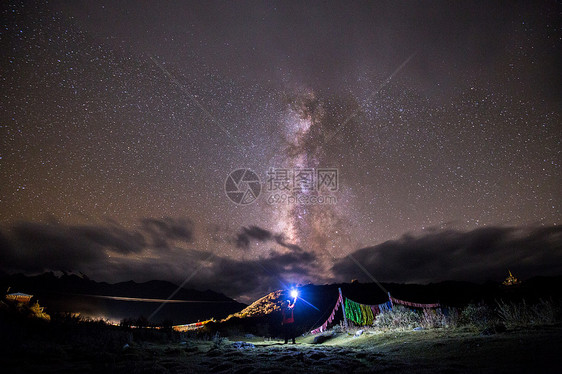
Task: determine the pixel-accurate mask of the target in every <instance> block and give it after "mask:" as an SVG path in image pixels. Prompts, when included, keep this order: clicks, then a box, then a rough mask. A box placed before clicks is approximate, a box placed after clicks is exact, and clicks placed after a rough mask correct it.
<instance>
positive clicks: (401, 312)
mask: <svg viewBox="0 0 562 374" xmlns="http://www.w3.org/2000/svg"><path fill="white" fill-rule="evenodd" d="M419 324H420V315H419V314H418V313H416V312H414V311H412V310H410V309H407V308H404V307H403V306H400V305H396V306H395V307H394V308H393V309H391V310H389V311H388V312H384V313H381V314H379V315H377V318H376V320H375V323H374V325H375V326H377V327H379V328H383V329H399V328H403V329H411V328H414V327H416V326H419Z"/></svg>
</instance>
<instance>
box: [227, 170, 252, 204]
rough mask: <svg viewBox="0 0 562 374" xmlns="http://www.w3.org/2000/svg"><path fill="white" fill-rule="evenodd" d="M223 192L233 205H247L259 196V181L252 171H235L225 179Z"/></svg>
mask: <svg viewBox="0 0 562 374" xmlns="http://www.w3.org/2000/svg"><path fill="white" fill-rule="evenodd" d="M224 191H225V192H226V196H228V198H229V199H230V200H231V201H232V202H233V203H236V204H240V205H248V204H251V203H253V202H254V201H256V199H257V198H258V196H259V195H260V193H261V181H260V178H259V177H258V175H257V174H256V173H254V172H253V171H252V170H250V169H237V170H234V171H233V172H232V173H230V174H229V175H228V177H226V181H225V182H224Z"/></svg>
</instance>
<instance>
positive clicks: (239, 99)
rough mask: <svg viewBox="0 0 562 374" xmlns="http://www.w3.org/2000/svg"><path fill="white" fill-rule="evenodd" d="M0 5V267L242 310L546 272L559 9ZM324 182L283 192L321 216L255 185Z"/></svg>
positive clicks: (561, 235) (558, 250) (557, 244)
mask: <svg viewBox="0 0 562 374" xmlns="http://www.w3.org/2000/svg"><path fill="white" fill-rule="evenodd" d="M1 11H2V28H1V31H0V45H1V46H0V48H1V51H2V59H1V66H2V68H1V81H0V85H1V95H2V107H1V111H0V113H1V117H0V181H1V183H0V199H1V201H0V247H1V248H0V250H1V252H0V267H1V268H2V269H3V271H6V272H20V271H21V272H26V273H40V272H43V271H47V270H65V271H74V272H83V273H85V274H87V275H88V276H89V277H90V278H92V279H95V280H100V281H101V280H103V281H110V282H115V281H126V280H129V279H133V280H136V281H145V280H149V279H166V280H171V281H174V282H176V283H178V284H180V283H183V282H184V281H185V282H186V283H185V284H186V287H194V288H201V289H207V288H211V289H213V290H216V291H220V292H224V293H226V294H227V295H229V296H231V297H236V298H238V299H240V300H242V301H249V300H251V299H252V298H254V297H256V296H260V295H262V294H263V293H265V292H267V291H270V290H273V289H279V288H282V287H284V286H285V285H287V284H290V283H306V282H313V283H332V282H336V281H350V280H351V279H353V278H357V279H359V280H361V281H370V280H372V279H373V277H374V278H376V279H378V280H380V281H396V282H434V281H440V280H445V279H457V280H471V281H476V282H481V281H485V280H495V281H500V280H502V278H504V277H505V275H507V269H508V268H509V269H511V270H512V271H513V272H514V274H515V275H516V276H519V277H521V278H525V277H531V276H535V275H560V274H562V230H561V228H560V223H561V221H562V214H561V207H560V202H561V200H562V192H561V191H562V189H561V188H560V185H561V181H562V178H561V151H562V148H561V144H560V142H561V134H562V121H561V114H560V113H561V112H560V109H561V104H562V90H561V87H562V79H561V77H562V74H560V66H562V53H561V52H562V49H561V48H562V21H561V20H562V6H561V5H560V3H559V2H555V1H545V2H540V1H538V2H524V1H521V2H489V1H481V2H478V1H466V2H458V1H457V2H435V1H432V2H429V1H428V2H410V1H405V2H398V3H396V2H379V1H373V2H369V1H357V2H344V1H342V2H331V1H324V2H320V1H308V2H301V1H285V2H272V1H267V2H257V1H256V2H222V1H220V2H215V1H205V2H183V3H181V4H174V2H155V1H140V2H139V1H107V2H105V1H97V2H92V1H72V2H68V1H64V2H63V1H60V2H59V1H52V2H38V3H34V2H33V3H32V2H14V1H4V2H2V4H1ZM322 168H325V169H332V170H333V169H337V173H338V175H337V176H338V178H337V182H338V186H337V191H326V190H324V191H322V192H321V191H319V190H310V189H308V190H307V189H300V190H298V191H297V193H300V194H301V195H305V197H309V198H310V197H311V196H312V197H314V196H318V194H321V193H322V194H328V195H329V196H330V197H332V198H333V199H335V201H332V203H331V204H325V203H323V204H321V203H310V204H297V203H277V204H271V201H268V197H269V196H272V195H271V194H272V191H270V190H268V171H269V172H271V171H272V170H277V171H280V170H288V171H289V172H293V171H294V170H302V169H313V171H314V172H316V171H318V170H319V169H322ZM236 169H250V170H252V171H253V172H255V174H256V175H257V176H258V177H259V178H260V181H261V194H260V195H259V196H258V198H257V199H256V200H255V201H253V202H251V203H248V204H236V203H234V202H233V201H231V200H230V199H229V197H228V196H227V195H226V193H225V181H226V180H227V177H228V175H229V174H230V173H231V172H232V171H234V170H236ZM237 187H239V188H240V189H241V190H244V189H246V190H247V189H248V183H247V182H244V183H241V184H240V185H239V186H238V185H237ZM293 192H294V191H293ZM293 192H292V193H293ZM323 196H327V195H323ZM348 255H350V256H348ZM358 263H359V264H360V265H361V266H359V265H358Z"/></svg>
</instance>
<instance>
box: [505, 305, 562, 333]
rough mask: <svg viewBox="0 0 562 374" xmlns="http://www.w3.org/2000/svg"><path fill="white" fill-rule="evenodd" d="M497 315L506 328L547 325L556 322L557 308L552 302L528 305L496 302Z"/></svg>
mask: <svg viewBox="0 0 562 374" xmlns="http://www.w3.org/2000/svg"><path fill="white" fill-rule="evenodd" d="M496 304H497V308H496V311H497V314H498V316H499V318H500V320H501V321H502V322H503V323H504V324H505V325H506V326H511V327H513V326H529V325H549V324H554V323H556V322H557V319H558V318H557V317H558V308H557V306H556V305H554V303H553V302H552V301H545V300H542V299H541V300H540V301H539V302H538V303H537V304H534V305H528V304H527V303H526V302H525V300H523V301H522V302H520V303H514V302H504V301H502V300H500V301H497V302H496Z"/></svg>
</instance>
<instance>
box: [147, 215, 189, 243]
mask: <svg viewBox="0 0 562 374" xmlns="http://www.w3.org/2000/svg"><path fill="white" fill-rule="evenodd" d="M142 228H143V230H144V232H146V233H147V234H148V235H149V236H150V238H151V245H152V246H153V247H156V248H169V245H170V241H173V240H180V241H184V242H191V241H192V240H193V222H191V221H190V220H188V219H183V218H178V219H174V218H170V217H166V218H163V219H155V218H145V219H143V220H142Z"/></svg>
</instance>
